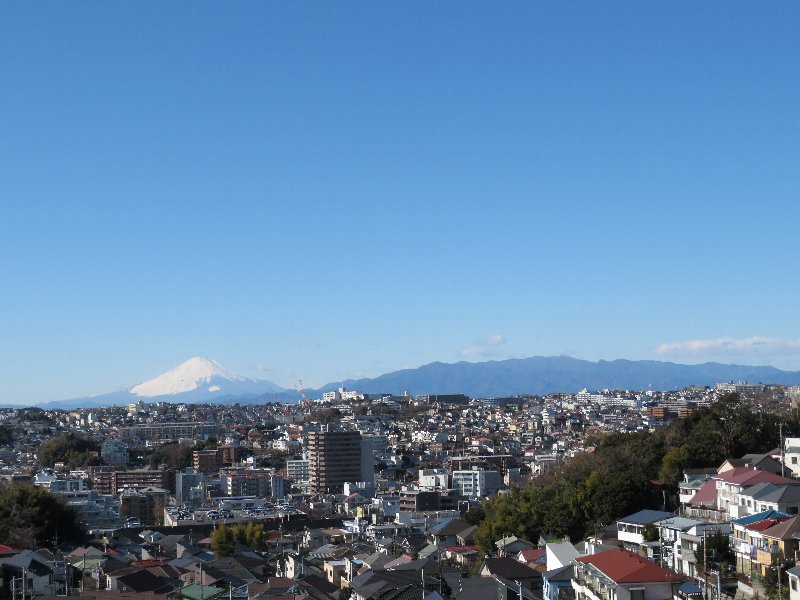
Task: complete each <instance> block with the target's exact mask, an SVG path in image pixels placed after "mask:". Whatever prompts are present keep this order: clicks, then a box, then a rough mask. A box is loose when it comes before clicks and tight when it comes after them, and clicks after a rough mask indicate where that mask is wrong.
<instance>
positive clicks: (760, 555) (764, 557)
mask: <svg viewBox="0 0 800 600" xmlns="http://www.w3.org/2000/svg"><path fill="white" fill-rule="evenodd" d="M780 557H781V555H780V554H779V553H778V551H777V550H776V551H774V552H773V551H770V550H757V551H756V561H758V564H760V565H764V566H765V567H771V566H772V565H774V564H775V563H776V562H778V559H780Z"/></svg>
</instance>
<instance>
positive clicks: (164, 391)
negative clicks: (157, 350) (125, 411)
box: [130, 357, 255, 398]
mask: <svg viewBox="0 0 800 600" xmlns="http://www.w3.org/2000/svg"><path fill="white" fill-rule="evenodd" d="M212 380H213V381H214V385H211V386H210V387H209V388H208V391H210V392H213V391H218V390H220V389H221V387H220V385H219V384H220V383H224V381H228V382H233V383H244V382H250V383H255V381H254V380H253V379H249V378H247V377H242V376H241V375H239V374H237V373H234V372H233V371H229V370H227V369H226V368H224V367H223V366H222V365H220V364H219V363H218V362H217V361H215V360H212V359H210V358H202V357H195V358H190V359H189V360H187V361H186V362H183V363H181V364H180V365H178V366H177V367H175V368H174V369H170V370H169V371H167V372H166V373H163V374H161V375H159V376H158V377H155V378H153V379H149V380H147V381H145V382H144V383H140V384H139V385H135V386H133V387H132V388H131V390H130V392H131V394H134V395H136V396H142V397H145V398H151V397H153V396H172V395H174V394H181V393H183V392H191V391H192V390H196V389H197V388H199V387H201V386H203V385H204V384H205V385H209V384H211V382H212ZM219 380H224V381H223V382H220V381H219ZM212 388H214V389H212Z"/></svg>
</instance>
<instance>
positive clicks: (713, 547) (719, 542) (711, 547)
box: [695, 531, 736, 568]
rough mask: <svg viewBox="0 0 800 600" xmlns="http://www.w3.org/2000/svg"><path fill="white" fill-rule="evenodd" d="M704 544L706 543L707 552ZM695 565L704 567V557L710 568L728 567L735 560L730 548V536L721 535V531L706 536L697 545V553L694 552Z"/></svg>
mask: <svg viewBox="0 0 800 600" xmlns="http://www.w3.org/2000/svg"><path fill="white" fill-rule="evenodd" d="M706 542H707V543H708V550H706V547H705V545H706ZM695 557H696V559H697V564H698V565H701V566H703V567H705V561H706V557H708V562H709V565H710V566H711V568H716V567H719V566H720V565H722V564H723V563H724V564H728V565H730V564H731V563H733V562H734V561H735V560H736V555H735V554H734V552H733V548H731V538H730V536H728V535H726V534H724V533H722V532H721V531H714V532H713V533H711V534H707V535H706V536H705V539H704V540H703V541H701V542H700V543H699V544H698V545H697V552H695Z"/></svg>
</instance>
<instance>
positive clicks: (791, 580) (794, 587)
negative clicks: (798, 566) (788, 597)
mask: <svg viewBox="0 0 800 600" xmlns="http://www.w3.org/2000/svg"><path fill="white" fill-rule="evenodd" d="M789 583H791V584H792V590H793V591H795V592H796V591H797V577H789Z"/></svg>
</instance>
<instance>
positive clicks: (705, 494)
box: [689, 479, 717, 506]
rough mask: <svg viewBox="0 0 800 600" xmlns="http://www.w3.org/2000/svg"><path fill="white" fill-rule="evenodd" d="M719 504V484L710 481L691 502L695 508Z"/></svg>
mask: <svg viewBox="0 0 800 600" xmlns="http://www.w3.org/2000/svg"><path fill="white" fill-rule="evenodd" d="M716 503H717V482H716V481H714V480H713V479H709V480H708V481H706V482H705V483H704V484H703V487H701V488H700V489H699V490H698V492H697V493H696V494H695V495H694V496H692V499H691V500H689V504H691V505H693V506H714V505H716Z"/></svg>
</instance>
